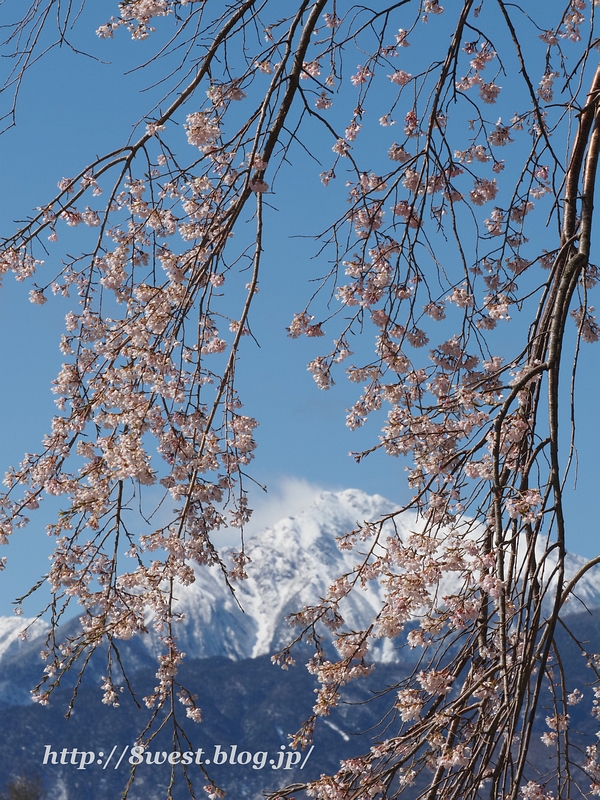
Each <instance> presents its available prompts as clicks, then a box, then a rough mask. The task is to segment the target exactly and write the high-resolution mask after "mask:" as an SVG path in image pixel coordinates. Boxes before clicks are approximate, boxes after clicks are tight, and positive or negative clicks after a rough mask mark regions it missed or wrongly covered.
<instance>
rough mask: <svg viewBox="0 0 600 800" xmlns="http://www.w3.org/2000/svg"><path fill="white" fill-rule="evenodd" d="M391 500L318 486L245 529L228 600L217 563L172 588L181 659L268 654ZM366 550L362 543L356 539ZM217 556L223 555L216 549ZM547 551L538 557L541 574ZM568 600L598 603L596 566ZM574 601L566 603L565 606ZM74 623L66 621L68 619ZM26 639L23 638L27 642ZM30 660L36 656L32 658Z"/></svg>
mask: <svg viewBox="0 0 600 800" xmlns="http://www.w3.org/2000/svg"><path fill="white" fill-rule="evenodd" d="M394 510H396V507H395V506H394V505H393V504H392V503H391V502H389V501H388V500H386V499H385V498H384V497H381V496H380V495H373V496H370V495H367V494H365V493H364V492H362V491H359V490H356V489H347V490H345V491H342V492H324V493H323V494H321V495H320V496H319V497H318V498H317V500H316V501H315V502H314V504H313V505H312V506H311V507H310V508H309V509H307V510H305V511H303V512H302V513H300V514H298V515H297V516H294V517H287V518H285V519H282V520H281V521H280V522H278V523H276V524H275V525H273V526H272V527H269V528H266V529H264V530H263V531H261V532H260V533H257V534H256V535H255V536H253V537H252V538H251V539H250V540H249V541H248V543H247V545H246V551H247V554H248V556H249V557H250V559H251V561H250V563H249V564H248V565H247V567H246V571H247V573H248V579H247V580H244V581H241V582H239V583H236V584H235V597H234V596H233V595H232V593H231V591H230V589H229V588H228V587H227V586H226V584H225V582H224V580H223V577H222V574H221V571H220V569H219V568H218V567H214V568H210V569H206V568H204V569H198V570H197V573H196V581H195V582H194V583H192V584H190V585H189V586H180V587H179V588H178V590H177V602H176V605H175V610H176V611H177V612H178V613H179V614H181V615H182V617H183V620H182V622H180V623H179V626H178V638H179V644H180V647H181V649H182V650H183V651H184V652H185V653H186V654H187V657H188V658H206V657H209V656H226V657H228V658H231V659H234V660H238V659H243V658H255V657H257V656H260V655H265V654H272V653H274V652H277V650H278V649H280V648H281V647H282V646H283V645H284V644H286V643H287V642H288V641H290V639H291V638H292V637H293V631H292V630H290V627H289V625H288V623H287V621H286V617H287V616H288V615H289V614H290V613H292V612H296V611H299V610H300V609H302V608H303V606H305V605H310V604H315V603H318V601H319V599H320V598H323V597H325V595H326V594H327V590H328V588H329V586H330V585H331V583H332V582H333V581H334V580H335V579H336V578H338V577H340V576H341V575H343V574H344V573H346V572H348V571H350V570H351V569H352V568H353V567H354V566H355V565H356V563H357V561H358V559H359V556H357V553H356V552H354V551H347V550H346V551H340V550H339V549H338V547H337V542H336V537H338V536H340V535H342V534H344V533H348V532H349V531H351V530H353V529H354V528H356V527H357V525H358V524H360V523H363V522H365V521H369V520H377V519H379V518H380V517H381V516H383V515H385V514H389V513H390V512H392V511H394ZM396 526H397V528H398V530H399V532H400V535H401V536H402V537H403V538H404V537H405V536H406V535H408V534H409V533H410V532H411V531H414V530H415V529H416V528H417V527H418V523H417V521H416V518H415V516H414V515H413V514H411V513H406V512H405V513H404V514H403V515H402V516H401V517H399V518H397V519H396ZM364 547H366V545H364ZM224 555H225V557H226V555H227V553H226V552H224ZM553 558H554V559H555V556H553V554H552V553H551V554H550V556H549V557H548V558H547V562H546V569H547V570H548V571H551V570H552V568H553V566H554V563H555V561H554V563H553ZM584 564H585V559H583V558H580V557H579V556H575V555H570V556H568V560H567V579H568V578H569V577H571V576H572V575H574V574H576V572H577V571H578V570H579V569H580V568H581V567H582V566H583V565H584ZM459 581H460V583H461V584H462V578H461V577H459V574H458V573H449V574H447V575H446V576H445V577H444V578H443V579H442V584H441V586H440V588H439V592H438V594H439V597H440V598H441V597H444V596H446V595H451V594H454V593H456V592H457V591H458V590H459V585H458V582H459ZM576 594H577V597H578V598H579V600H581V601H582V603H584V604H585V606H586V607H588V608H594V607H596V608H600V568H594V569H591V570H590V571H589V572H587V573H586V574H585V576H584V577H583V578H582V580H581V581H580V582H579V584H578V587H577V592H576ZM381 596H382V587H381V586H379V585H378V584H377V582H375V581H371V582H370V583H369V584H368V586H367V587H366V589H359V590H357V591H353V592H352V593H351V594H350V596H349V597H347V598H345V599H344V601H343V603H344V608H343V612H344V618H345V620H346V624H347V627H349V628H351V629H363V628H365V627H366V626H368V625H369V623H370V622H371V621H372V620H373V618H374V616H375V615H376V613H377V612H378V611H379V610H380V608H381ZM583 608H584V607H583V606H582V605H581V604H580V603H578V602H577V601H576V600H573V601H572V611H573V612H579V611H582V610H583ZM28 622H29V620H25V619H23V618H10V617H0V662H1V661H4V662H6V659H7V658H10V657H12V656H14V655H16V653H17V652H18V649H20V650H21V651H22V652H24V651H25V650H27V651H28V652H29V650H30V649H31V652H32V653H33V651H36V652H39V650H40V649H42V648H41V646H38V643H36V642H35V641H30V642H28V643H27V644H26V645H25V646H24V643H22V642H18V641H17V637H18V634H19V632H20V631H21V630H22V629H23V628H24V627H25V626H26V624H27V623H28ZM147 623H148V630H149V634H148V635H145V636H141V637H134V639H133V640H131V641H130V642H122V643H121V648H120V649H121V651H122V653H123V655H124V656H126V657H129V658H131V659H133V661H134V663H140V660H141V661H144V660H145V659H146V658H147V657H148V656H151V655H154V654H155V653H156V652H157V651H158V650H159V642H158V634H157V633H156V632H155V631H154V628H153V625H152V616H151V615H149V618H148V620H147ZM72 624H75V623H72ZM36 625H37V626H38V628H37V630H36V629H34V630H33V632H34V633H36V632H37V633H40V634H41V633H43V632H44V629H43V627H42V626H43V623H36ZM32 638H33V637H30V639H32ZM372 656H373V657H375V658H376V659H377V660H379V661H394V660H396V658H397V650H396V646H395V643H394V641H393V640H390V639H381V640H379V642H377V643H376V645H375V647H374V649H373V651H372ZM38 664H39V661H38Z"/></svg>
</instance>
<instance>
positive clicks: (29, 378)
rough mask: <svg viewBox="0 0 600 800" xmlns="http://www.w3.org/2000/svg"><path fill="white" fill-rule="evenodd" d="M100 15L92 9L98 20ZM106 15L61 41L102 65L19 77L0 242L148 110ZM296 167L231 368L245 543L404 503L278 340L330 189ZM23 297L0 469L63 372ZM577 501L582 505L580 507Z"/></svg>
mask: <svg viewBox="0 0 600 800" xmlns="http://www.w3.org/2000/svg"><path fill="white" fill-rule="evenodd" d="M100 5H101V6H103V8H102V9H100V10H99V8H98V7H99V6H100ZM113 5H116V4H113V3H112V2H109V3H102V4H93V7H90V8H88V10H87V11H86V13H85V15H84V17H83V19H82V20H81V22H80V24H79V25H78V30H79V34H78V35H77V36H76V37H75V38H76V40H77V42H78V44H79V45H80V46H81V47H82V48H84V49H85V48H87V49H89V52H91V53H93V54H95V55H96V56H97V57H98V58H99V59H103V60H105V61H106V62H110V63H101V62H100V61H96V60H93V59H91V58H86V57H85V56H81V55H76V54H74V53H72V52H70V51H69V50H68V49H67V48H65V47H63V48H61V49H57V50H54V51H52V52H51V53H49V54H48V55H47V56H46V57H45V59H44V60H43V61H41V62H40V63H39V64H37V65H35V66H34V67H33V68H32V69H31V72H30V73H29V75H28V76H26V79H25V81H24V84H23V89H22V93H21V97H20V98H19V105H18V114H17V126H16V127H15V128H12V129H10V130H8V131H7V132H6V133H5V134H4V135H3V136H2V137H0V151H1V153H2V157H1V159H2V164H3V168H2V175H3V178H2V180H3V191H2V192H1V193H0V235H2V236H6V235H9V234H10V233H11V232H12V231H13V230H14V227H15V226H14V220H20V219H24V218H26V217H27V215H29V214H30V213H32V210H33V209H34V208H35V207H36V206H38V205H41V204H42V203H44V202H45V201H46V200H48V199H50V197H51V196H52V194H53V192H54V190H55V187H56V183H57V181H58V180H60V179H61V178H62V177H64V176H70V175H72V174H74V173H75V172H78V171H79V170H80V169H81V168H82V167H83V166H85V164H86V163H87V162H88V161H90V159H91V158H93V157H94V155H96V154H101V153H103V152H105V151H108V150H110V149H111V148H112V147H114V146H115V145H118V144H120V143H121V142H122V141H123V139H124V138H126V137H127V136H128V134H129V132H130V130H131V124H132V122H134V121H137V119H138V118H140V117H142V116H143V115H144V114H145V112H146V110H147V108H148V106H149V105H150V102H149V97H148V95H143V94H140V89H141V88H143V87H144V86H145V85H146V84H147V83H149V82H150V80H149V78H148V75H147V74H146V73H144V72H140V71H138V72H133V73H131V74H129V75H127V76H125V77H123V72H124V71H126V70H127V69H131V67H133V66H135V65H136V64H137V63H138V62H140V61H143V59H144V58H145V57H146V56H147V55H148V54H149V53H150V52H151V51H152V49H153V46H154V45H153V43H152V42H150V43H139V42H138V43H135V42H131V41H130V40H129V39H128V37H127V35H126V34H125V32H124V31H121V32H120V35H118V36H117V37H116V38H115V40H114V41H99V40H98V39H97V38H96V37H95V35H94V33H93V31H94V30H95V28H96V27H97V26H98V25H99V24H100V23H102V22H104V21H105V20H106V18H107V17H108V16H109V15H110V13H112V12H113V11H114V9H113ZM90 9H91V10H90ZM107 9H108V12H107ZM181 147H182V149H183V147H184V138H183V134H182V137H181ZM297 158H298V161H297V162H296V171H293V170H287V172H286V171H284V172H283V173H282V175H281V176H280V177H279V179H278V183H277V185H276V190H277V194H276V195H275V196H274V197H273V198H270V201H271V202H272V203H273V204H274V205H276V206H277V207H278V209H279V210H268V211H267V213H266V221H267V227H268V232H267V240H266V247H265V256H264V274H263V278H262V280H261V284H260V287H261V292H260V294H259V296H258V298H257V303H256V307H255V310H254V312H253V315H252V317H251V322H252V330H253V333H254V334H255V336H256V339H257V341H258V344H259V345H260V347H258V346H257V345H256V344H255V343H254V342H252V341H249V340H248V341H246V343H245V348H244V351H243V354H242V357H241V360H240V364H239V368H238V370H237V372H238V377H239V379H240V393H241V397H242V400H243V401H244V402H245V405H246V409H247V411H248V413H250V414H253V415H256V416H257V417H258V418H259V420H260V427H259V428H258V430H257V432H256V438H257V440H258V444H259V446H258V450H257V456H256V459H255V461H254V463H253V468H252V470H251V473H252V475H253V477H254V478H255V479H256V480H257V481H258V482H260V483H262V484H267V486H268V487H269V494H268V495H263V494H262V493H261V492H260V491H256V492H255V493H254V494H253V497H252V501H251V505H254V506H255V507H256V509H257V518H256V520H255V521H254V522H253V523H252V524H251V526H250V532H252V531H253V530H256V528H257V527H258V526H260V525H261V524H268V523H269V522H273V521H275V520H276V519H277V518H279V517H280V516H283V515H284V514H285V513H293V512H294V511H297V510H299V509H300V508H301V507H302V505H304V504H306V503H308V502H310V498H311V497H312V496H313V495H314V493H315V492H317V491H319V490H320V489H321V488H324V489H343V488H348V487H357V488H361V489H363V490H365V491H367V492H369V493H375V492H378V493H380V494H382V495H384V496H386V497H388V498H389V499H391V500H393V501H395V502H398V503H401V502H403V501H405V500H406V499H408V496H409V493H408V490H407V489H406V486H405V472H404V464H403V463H402V462H401V461H399V460H396V459H392V458H389V457H386V456H384V455H383V454H382V453H380V452H377V453H375V454H373V455H371V456H370V457H369V458H367V459H365V460H363V462H362V463H361V464H360V465H357V464H356V463H355V462H354V460H353V459H352V458H351V457H349V455H348V454H349V451H351V450H352V451H354V450H360V449H361V448H362V447H366V446H368V445H369V444H371V443H373V442H374V441H376V439H377V429H376V424H375V421H372V422H371V423H370V425H367V426H366V428H365V429H362V430H358V431H355V432H354V433H352V432H350V431H349V430H348V429H347V428H346V427H345V424H344V417H345V413H344V412H345V409H346V408H347V407H348V406H349V405H350V404H351V403H352V402H353V400H355V399H356V396H357V387H356V386H354V385H352V384H349V383H348V382H347V381H345V380H344V379H343V376H342V374H341V373H340V375H339V381H338V383H337V384H336V385H335V386H334V387H333V388H332V389H331V390H330V391H329V392H319V391H318V390H317V389H316V387H315V384H314V381H313V379H312V377H311V376H310V375H309V373H308V372H307V370H306V364H307V362H308V361H310V360H311V359H312V358H314V357H315V356H316V355H318V354H320V353H322V352H326V350H327V345H328V342H327V340H326V339H318V340H302V341H294V340H291V339H289V338H288V337H287V336H286V332H285V328H286V326H287V325H288V324H289V323H290V321H291V317H292V314H293V313H294V312H295V311H300V310H302V308H303V306H304V304H305V301H306V299H307V297H308V296H309V295H310V293H311V290H310V288H307V276H311V275H312V276H315V275H318V274H319V270H321V272H322V271H324V270H323V269H321V268H320V267H319V264H318V261H315V260H313V256H315V254H316V252H317V249H318V248H317V246H316V245H315V243H314V241H312V240H311V239H310V238H298V237H299V236H300V235H306V234H307V233H308V234H312V233H318V232H320V225H321V222H322V216H321V210H320V209H321V206H320V205H319V203H325V204H326V203H328V202H329V198H330V196H331V193H332V192H338V193H339V192H340V190H339V189H338V188H334V189H330V190H326V189H324V187H322V186H321V185H320V183H319V179H318V172H319V170H318V169H317V168H316V167H315V166H314V165H313V164H312V163H311V162H310V160H309V159H308V157H307V156H305V155H302V154H298V156H297ZM328 191H330V195H327V192H328ZM311 196H312V197H313V199H312V200H311ZM317 201H318V202H317ZM60 234H61V237H64V238H65V240H66V238H67V236H68V237H69V240H68V243H69V252H76V251H77V250H78V238H79V234H78V232H70V231H69V232H67V231H65V230H64V228H63V230H62V231H61V232H60ZM542 236H543V232H542ZM540 241H541V239H540ZM52 257H53V256H52V255H50V256H49V257H48V264H50V263H51V260H52ZM30 288H31V287H30V286H29V285H22V284H17V283H16V282H15V281H14V279H13V278H12V276H6V277H5V278H4V286H3V288H2V289H1V290H0V341H2V342H3V343H4V346H3V347H2V348H0V370H1V371H2V375H3V381H2V385H1V388H0V417H1V419H2V420H3V424H2V426H0V470H1V471H2V472H4V470H5V469H6V468H7V467H8V466H9V465H11V464H15V463H18V461H19V460H20V459H21V458H22V455H23V453H24V452H37V451H38V449H39V445H40V441H41V438H42V436H43V435H44V433H45V432H46V430H47V429H48V424H49V420H50V418H51V416H52V414H53V412H54V403H53V395H52V394H51V392H50V384H51V381H52V379H53V378H54V376H55V375H56V372H57V371H58V369H59V367H60V364H61V362H62V361H63V356H62V355H61V353H60V352H59V350H58V340H59V337H60V334H61V333H62V330H63V320H64V314H65V313H66V311H67V310H68V308H69V307H70V304H69V302H68V301H66V300H64V299H56V298H51V299H50V301H49V302H48V303H46V305H44V306H43V307H38V306H34V305H32V304H31V303H29V301H28V293H29V289H30ZM73 302H75V301H73ZM501 335H504V334H501ZM597 354H598V349H597V346H596V347H594V346H590V345H583V348H582V352H581V359H580V371H579V388H580V392H579V400H578V405H577V424H578V427H579V428H580V430H581V431H582V432H583V434H584V435H583V436H581V437H580V440H579V448H580V449H579V468H578V492H577V495H576V496H574V497H573V499H572V500H570V501H569V506H570V510H571V512H572V517H571V520H572V521H571V525H572V528H571V531H572V533H571V537H570V547H571V549H572V550H573V551H575V552H578V553H580V554H582V555H595V554H596V552H597V542H598V516H599V512H600V500H599V496H600V493H599V492H598V490H597V487H596V484H597V476H598V470H597V467H596V453H597V451H598V446H599V444H600V442H599V435H598V432H597V426H596V425H595V424H594V420H595V419H597V407H596V406H597V401H596V395H595V391H596V387H597V363H598V362H597V359H598V355H597ZM571 482H572V479H571ZM581 497H585V500H586V502H585V503H582V502H580V500H579V499H578V498H581ZM55 507H57V506H55ZM51 509H52V504H51V503H48V504H46V510H45V511H44V512H43V513H41V514H39V515H32V522H31V524H30V526H29V528H28V529H26V530H25V531H22V532H17V533H15V535H14V537H13V539H14V541H13V542H12V543H11V545H10V548H6V552H5V553H2V554H3V555H4V554H6V555H7V556H8V557H9V566H8V568H7V569H6V571H5V573H3V574H1V575H0V586H1V587H2V589H1V594H0V614H7V613H11V600H12V598H13V597H14V596H15V595H16V594H20V593H21V592H22V591H25V590H26V589H27V588H28V587H29V585H30V584H31V583H33V582H35V581H36V580H37V578H38V577H39V575H40V574H41V573H42V572H44V571H45V569H46V568H47V564H48V561H47V557H48V554H49V552H50V545H51V542H50V540H48V538H47V537H46V535H45V532H44V526H45V524H46V523H47V522H48V521H50V520H49V519H48V514H49V513H50V511H51ZM33 610H34V604H32V605H29V606H26V607H25V612H26V613H32V612H33Z"/></svg>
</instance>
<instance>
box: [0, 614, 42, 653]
mask: <svg viewBox="0 0 600 800" xmlns="http://www.w3.org/2000/svg"><path fill="white" fill-rule="evenodd" d="M48 627H49V626H48V623H47V622H43V621H42V620H39V619H37V620H36V619H35V618H29V617H17V616H15V617H0V659H2V657H3V656H4V655H5V654H7V653H9V652H10V653H11V654H12V653H13V652H16V651H17V650H18V649H19V647H20V644H21V638H20V637H21V634H23V632H24V631H27V638H35V637H37V636H41V635H42V634H45V633H46V631H47V630H48Z"/></svg>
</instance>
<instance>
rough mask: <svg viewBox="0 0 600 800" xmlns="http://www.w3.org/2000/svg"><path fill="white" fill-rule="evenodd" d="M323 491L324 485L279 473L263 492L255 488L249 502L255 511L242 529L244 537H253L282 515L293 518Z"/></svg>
mask: <svg viewBox="0 0 600 800" xmlns="http://www.w3.org/2000/svg"><path fill="white" fill-rule="evenodd" d="M327 488H330V487H327ZM325 490H326V487H325V486H320V485H319V484H317V483H312V482H311V481H307V480H306V479H305V478H296V477H293V476H291V475H286V476H282V477H280V478H278V479H276V480H275V481H273V482H272V483H270V484H269V486H268V492H266V493H265V492H261V491H260V489H255V490H254V491H253V492H252V493H251V496H250V503H249V505H250V506H251V508H253V509H254V513H253V514H252V518H251V519H250V522H249V524H248V525H247V526H246V527H245V529H244V533H245V536H247V537H249V536H253V535H254V534H255V533H258V532H259V531H261V530H263V528H267V527H269V526H270V525H274V524H275V523H276V522H279V520H280V519H283V518H284V517H293V516H294V515H296V514H299V513H300V512H301V511H304V510H305V509H307V508H310V506H311V505H312V504H313V503H314V501H315V500H316V498H317V497H318V496H319V495H320V494H321V492H324V491H325Z"/></svg>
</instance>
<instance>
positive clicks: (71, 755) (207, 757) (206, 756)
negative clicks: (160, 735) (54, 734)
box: [42, 744, 314, 770]
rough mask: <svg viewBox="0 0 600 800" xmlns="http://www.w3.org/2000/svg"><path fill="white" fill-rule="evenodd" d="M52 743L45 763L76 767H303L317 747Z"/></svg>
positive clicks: (43, 759) (46, 752) (43, 758)
mask: <svg viewBox="0 0 600 800" xmlns="http://www.w3.org/2000/svg"><path fill="white" fill-rule="evenodd" d="M52 747H53V746H52V745H50V744H47V745H45V747H44V753H43V757H42V764H43V765H47V766H58V765H62V766H71V767H74V768H75V769H87V768H89V767H97V768H99V769H106V768H107V767H108V768H109V769H119V767H120V766H122V765H123V766H128V767H131V766H141V765H153V764H154V765H156V764H170V765H176V764H183V765H185V766H189V765H191V764H201V765H203V766H210V765H211V764H213V765H216V766H218V767H220V766H225V765H229V766H240V767H248V768H251V769H257V770H258V769H263V768H264V767H267V768H271V769H284V770H287V769H294V768H298V769H304V766H305V764H306V762H307V761H308V759H309V758H310V755H311V753H312V751H313V749H314V745H313V746H312V747H310V749H309V750H307V751H306V752H305V753H302V752H300V751H298V750H290V749H289V748H288V747H286V745H284V744H282V745H281V746H280V748H279V750H278V751H276V752H275V753H274V754H269V751H268V750H256V751H254V752H250V751H249V750H238V746H237V745H236V744H230V745H227V746H225V747H223V746H221V745H220V744H215V745H212V746H211V747H209V748H207V749H204V748H202V747H199V748H198V749H197V750H186V751H180V750H173V751H171V752H170V753H169V752H167V751H166V750H147V749H146V748H145V747H143V746H142V745H129V744H126V745H124V746H121V745H113V747H112V748H111V749H107V750H106V751H104V750H78V749H77V748H76V747H73V748H68V747H63V748H62V749H58V748H57V749H56V750H53V749H52Z"/></svg>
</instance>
